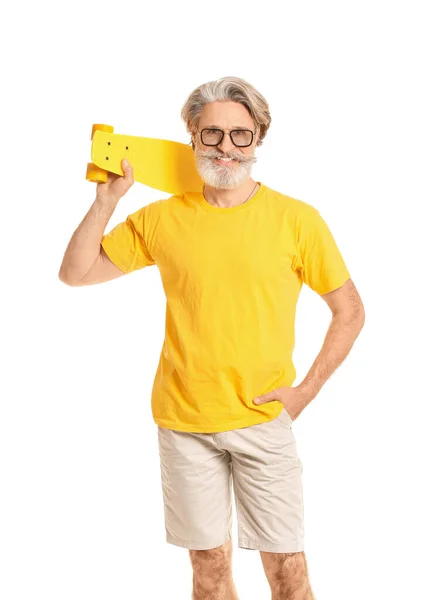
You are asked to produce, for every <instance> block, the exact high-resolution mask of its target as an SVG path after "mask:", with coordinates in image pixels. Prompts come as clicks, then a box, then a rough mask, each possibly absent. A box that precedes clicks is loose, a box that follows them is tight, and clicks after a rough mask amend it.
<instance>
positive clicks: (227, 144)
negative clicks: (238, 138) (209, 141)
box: [218, 134, 236, 152]
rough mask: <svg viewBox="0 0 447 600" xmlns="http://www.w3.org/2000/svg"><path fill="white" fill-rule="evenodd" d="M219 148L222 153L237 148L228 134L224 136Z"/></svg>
mask: <svg viewBox="0 0 447 600" xmlns="http://www.w3.org/2000/svg"><path fill="white" fill-rule="evenodd" d="M218 147H219V150H220V151H221V152H231V151H232V150H234V149H235V148H236V146H235V145H234V144H233V142H232V141H231V138H230V136H229V135H227V134H225V135H224V136H223V138H222V141H221V142H220V144H219V146H218Z"/></svg>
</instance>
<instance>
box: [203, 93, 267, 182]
mask: <svg viewBox="0 0 447 600" xmlns="http://www.w3.org/2000/svg"><path fill="white" fill-rule="evenodd" d="M215 128H217V129H222V130H223V131H225V132H227V133H229V132H230V131H232V130H234V129H239V128H243V129H249V130H251V131H253V132H254V134H255V135H254V136H253V142H252V143H251V145H250V146H247V147H244V148H241V147H238V146H235V145H234V144H233V142H232V141H231V138H230V136H229V135H224V136H223V138H222V141H221V142H220V144H219V145H218V146H206V145H204V144H202V141H201V137H200V133H199V132H200V131H202V129H215ZM258 134H259V131H257V130H256V125H255V122H254V120H253V119H252V117H251V115H250V113H249V112H248V110H247V109H246V108H245V106H243V105H242V104H240V103H239V102H210V103H208V104H206V105H205V107H204V108H203V110H202V113H201V115H200V119H199V127H198V132H196V133H195V135H194V136H193V138H194V145H195V148H194V152H195V157H196V165H197V171H198V172H199V175H200V177H201V178H202V180H203V181H204V182H205V183H206V184H207V185H209V186H212V187H214V188H223V189H233V188H237V187H239V186H240V185H241V184H243V183H244V182H245V181H247V179H249V178H250V175H251V169H252V166H253V163H254V162H255V161H256V157H255V155H254V151H255V148H256V142H257V140H258ZM236 135H237V134H236ZM241 135H242V134H241ZM225 158H226V159H231V160H222V159H225Z"/></svg>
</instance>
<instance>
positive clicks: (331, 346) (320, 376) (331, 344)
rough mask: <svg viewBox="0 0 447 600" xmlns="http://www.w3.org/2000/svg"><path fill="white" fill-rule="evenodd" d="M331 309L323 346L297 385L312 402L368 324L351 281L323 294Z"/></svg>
mask: <svg viewBox="0 0 447 600" xmlns="http://www.w3.org/2000/svg"><path fill="white" fill-rule="evenodd" d="M321 298H323V300H324V301H325V302H326V303H327V304H328V306H329V308H330V309H331V311H332V320H331V323H330V325H329V328H328V331H327V333H326V337H325V339H324V343H323V347H322V348H321V351H320V353H319V354H318V356H317V358H316V359H315V361H314V363H313V365H312V367H311V368H310V370H309V372H308V374H307V375H306V377H305V378H304V379H303V381H302V382H301V383H300V384H299V385H298V386H296V387H297V388H299V389H300V391H302V392H303V395H304V397H306V398H309V402H311V400H313V398H315V396H316V395H317V394H318V392H319V391H320V389H321V388H322V387H323V385H324V383H325V382H326V381H327V380H328V379H329V377H330V376H331V375H332V374H333V373H334V371H335V370H336V369H337V368H338V367H339V366H340V364H341V363H342V362H343V361H344V359H345V358H346V356H347V355H348V354H349V351H350V350H351V348H352V346H353V344H354V342H355V340H356V339H357V336H358V335H359V333H360V331H361V329H362V327H363V325H364V323H365V309H364V306H363V302H362V300H361V298H360V296H359V294H358V292H357V289H356V287H355V285H354V283H353V281H352V279H348V281H346V283H344V284H343V285H342V286H341V287H340V288H338V289H336V290H334V291H332V292H329V293H328V294H323V295H321Z"/></svg>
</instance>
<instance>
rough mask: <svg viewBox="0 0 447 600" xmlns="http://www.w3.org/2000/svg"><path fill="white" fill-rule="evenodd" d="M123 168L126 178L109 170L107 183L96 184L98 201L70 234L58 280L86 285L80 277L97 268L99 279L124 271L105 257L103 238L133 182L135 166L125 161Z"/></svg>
mask: <svg viewBox="0 0 447 600" xmlns="http://www.w3.org/2000/svg"><path fill="white" fill-rule="evenodd" d="M122 168H123V172H124V176H123V177H122V176H120V175H115V174H112V173H109V175H108V179H107V183H98V184H97V186H96V198H95V201H94V202H93V204H92V206H91V207H90V210H89V211H88V213H87V214H86V215H85V217H84V219H83V220H82V222H81V224H80V225H79V226H78V228H77V229H76V231H75V232H74V234H73V235H72V237H71V240H70V242H69V244H68V246H67V249H66V251H65V254H64V258H63V260H62V264H61V267H60V269H59V279H60V280H61V281H63V282H64V283H66V284H67V285H84V284H81V283H80V282H81V280H83V279H84V280H85V278H86V277H87V275H88V274H89V273H90V272H91V273H92V276H96V275H97V273H96V271H97V269H98V268H100V269H101V274H100V279H101V278H102V277H103V276H105V275H107V277H106V278H105V279H104V278H102V279H101V281H108V279H111V278H113V277H118V276H119V275H120V274H122V273H119V272H118V270H117V267H115V269H113V267H114V265H110V264H109V262H110V261H109V262H107V261H108V257H107V259H106V257H105V256H104V255H103V254H101V240H102V237H103V235H104V230H105V228H106V226H107V223H108V222H109V220H110V217H111V216H112V214H113V211H114V210H115V208H116V206H117V204H118V201H119V200H120V198H121V197H122V196H124V194H125V193H126V192H127V191H128V189H129V188H130V187H131V186H132V185H133V182H134V180H133V170H132V167H131V166H130V165H129V164H128V163H127V162H126V161H124V160H123V161H122ZM92 269H93V271H92ZM104 269H105V270H106V272H105V271H104ZM107 269H108V270H107ZM109 275H111V276H112V277H109ZM98 282H99V281H98ZM90 283H96V281H91V282H90ZM87 285H88V283H87Z"/></svg>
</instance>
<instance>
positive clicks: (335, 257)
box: [294, 205, 350, 295]
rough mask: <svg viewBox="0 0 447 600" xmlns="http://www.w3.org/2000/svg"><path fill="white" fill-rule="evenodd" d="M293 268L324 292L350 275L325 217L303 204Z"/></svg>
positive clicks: (311, 284) (339, 285)
mask: <svg viewBox="0 0 447 600" xmlns="http://www.w3.org/2000/svg"><path fill="white" fill-rule="evenodd" d="M296 241H297V253H296V256H295V257H294V258H295V260H294V269H295V271H297V273H298V274H299V276H300V277H301V278H302V280H303V281H304V283H306V284H307V285H308V286H309V287H310V288H311V289H312V290H313V291H315V292H317V294H320V295H322V294H327V293H329V292H332V291H333V290H336V289H337V288H339V287H341V286H342V285H343V284H344V283H345V282H346V281H348V279H350V274H349V271H348V269H347V267H346V264H345V261H344V260H343V257H342V255H341V252H340V250H339V248H338V246H337V244H336V242H335V239H334V236H333V235H332V232H331V231H330V229H329V227H328V225H327V223H326V221H325V220H324V219H323V217H322V216H321V215H320V213H319V211H318V210H317V209H316V208H314V207H313V206H311V205H306V207H305V210H303V211H300V214H299V216H298V218H297V224H296Z"/></svg>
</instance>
